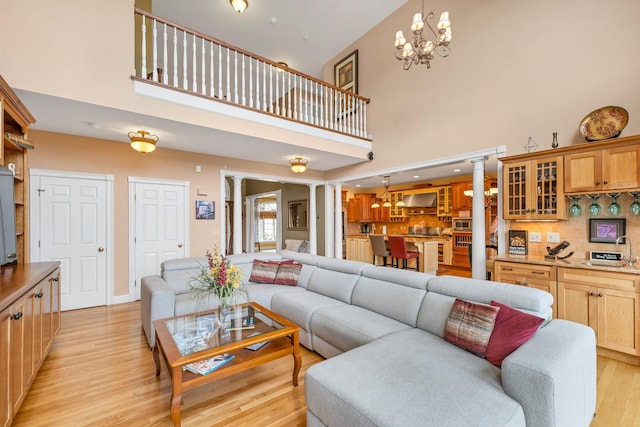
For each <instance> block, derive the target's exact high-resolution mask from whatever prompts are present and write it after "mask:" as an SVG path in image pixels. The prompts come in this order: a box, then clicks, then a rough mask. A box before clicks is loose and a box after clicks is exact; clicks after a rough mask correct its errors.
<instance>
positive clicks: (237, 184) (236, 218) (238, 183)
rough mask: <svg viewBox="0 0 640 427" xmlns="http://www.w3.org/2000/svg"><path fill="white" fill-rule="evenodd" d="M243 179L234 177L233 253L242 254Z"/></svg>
mask: <svg viewBox="0 0 640 427" xmlns="http://www.w3.org/2000/svg"><path fill="white" fill-rule="evenodd" d="M243 203H244V200H243V199H242V177H241V176H234V177H233V253H234V254H241V253H242V204H243Z"/></svg>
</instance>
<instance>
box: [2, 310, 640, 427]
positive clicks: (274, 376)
mask: <svg viewBox="0 0 640 427" xmlns="http://www.w3.org/2000/svg"><path fill="white" fill-rule="evenodd" d="M321 360H323V359H322V357H320V356H319V355H317V354H315V353H313V352H311V351H308V350H306V349H304V348H302V361H303V366H302V369H301V371H300V376H299V385H298V387H293V385H292V384H291V369H292V367H293V359H292V358H281V359H278V360H276V361H273V362H270V363H268V364H265V365H262V366H258V367H256V368H254V369H252V370H250V371H248V372H244V373H241V374H238V375H235V376H232V377H229V378H226V379H222V380H220V381H219V382H216V383H213V384H209V385H207V386H204V387H202V388H200V389H197V390H193V391H189V392H186V393H185V395H184V396H183V401H184V402H183V405H182V409H181V414H182V425H183V426H186V427H189V426H232V425H233V426H249V425H251V426H255V425H260V426H304V425H305V422H306V416H305V411H306V406H305V400H304V373H305V372H306V370H307V369H308V368H309V367H310V366H311V365H313V364H315V363H318V362H320V361H321ZM170 395H171V390H170V385H169V381H168V377H167V375H166V372H165V371H164V370H163V372H162V373H161V375H160V377H159V378H156V376H155V367H154V363H153V358H152V355H151V351H150V350H149V348H148V347H147V344H146V340H145V338H144V336H143V333H142V328H141V326H140V306H139V303H137V302H136V303H129V304H121V305H115V306H110V307H96V308H90V309H85V310H76V311H69V312H64V313H63V314H62V328H61V330H60V333H59V334H58V336H57V337H56V339H55V342H54V345H53V348H52V350H51V352H50V353H49V355H48V357H47V359H46V361H45V362H44V364H43V366H42V368H41V370H40V372H39V373H38V376H37V377H36V379H35V381H34V383H33V386H32V387H31V390H30V391H29V394H28V395H27V398H26V399H25V401H24V403H23V405H22V408H21V409H20V412H19V413H18V415H17V417H16V419H15V421H14V424H13V425H14V426H16V427H18V426H29V427H38V426H65V427H66V426H171V425H172V423H171V418H170V416H169V399H170ZM612 426H628V427H632V426H640V367H637V366H631V365H628V364H625V363H622V362H617V361H614V360H611V359H607V358H604V357H599V358H598V402H597V416H596V418H595V419H594V421H593V422H592V424H591V427H612Z"/></svg>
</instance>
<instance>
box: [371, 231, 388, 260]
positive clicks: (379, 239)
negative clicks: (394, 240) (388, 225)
mask: <svg viewBox="0 0 640 427" xmlns="http://www.w3.org/2000/svg"><path fill="white" fill-rule="evenodd" d="M369 241H370V242H371V249H372V250H373V265H376V256H379V257H382V265H383V266H385V267H386V266H388V265H389V264H387V257H388V256H389V255H391V252H389V249H388V248H387V241H386V239H385V238H384V236H383V235H382V234H369Z"/></svg>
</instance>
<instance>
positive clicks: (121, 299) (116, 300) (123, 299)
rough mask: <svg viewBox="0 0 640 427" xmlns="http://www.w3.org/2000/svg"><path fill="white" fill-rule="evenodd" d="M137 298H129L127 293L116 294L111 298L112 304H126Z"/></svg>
mask: <svg viewBox="0 0 640 427" xmlns="http://www.w3.org/2000/svg"><path fill="white" fill-rule="evenodd" d="M132 301H135V300H132V299H130V298H129V294H125V295H114V296H113V297H112V298H111V305H115V304H125V303H127V302H132Z"/></svg>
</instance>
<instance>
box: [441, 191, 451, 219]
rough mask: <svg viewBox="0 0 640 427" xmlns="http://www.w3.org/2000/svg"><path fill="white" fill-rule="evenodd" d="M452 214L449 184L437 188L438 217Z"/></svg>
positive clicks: (447, 216) (448, 216)
mask: <svg viewBox="0 0 640 427" xmlns="http://www.w3.org/2000/svg"><path fill="white" fill-rule="evenodd" d="M452 216H453V200H452V197H451V186H445V187H440V188H438V217H439V218H443V219H448V218H451V217H452Z"/></svg>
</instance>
